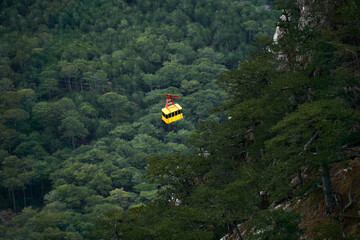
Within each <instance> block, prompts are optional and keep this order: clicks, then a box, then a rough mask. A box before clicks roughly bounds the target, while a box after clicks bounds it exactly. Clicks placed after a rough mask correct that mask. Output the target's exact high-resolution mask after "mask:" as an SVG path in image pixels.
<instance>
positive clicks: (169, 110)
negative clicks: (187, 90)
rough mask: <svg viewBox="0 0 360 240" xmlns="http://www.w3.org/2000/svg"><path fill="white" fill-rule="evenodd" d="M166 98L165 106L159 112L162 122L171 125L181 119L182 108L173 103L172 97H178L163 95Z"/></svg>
mask: <svg viewBox="0 0 360 240" xmlns="http://www.w3.org/2000/svg"><path fill="white" fill-rule="evenodd" d="M164 95H165V97H166V105H165V107H164V108H163V109H162V110H161V112H162V120H163V121H164V122H165V123H166V124H169V123H172V122H175V121H177V120H180V119H182V118H183V114H182V107H181V106H180V105H179V104H177V103H174V101H173V99H172V98H173V97H180V96H179V95H173V94H164Z"/></svg>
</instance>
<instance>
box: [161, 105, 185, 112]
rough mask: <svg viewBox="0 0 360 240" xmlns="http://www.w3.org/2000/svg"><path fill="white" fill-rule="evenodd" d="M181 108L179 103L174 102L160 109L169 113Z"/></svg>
mask: <svg viewBox="0 0 360 240" xmlns="http://www.w3.org/2000/svg"><path fill="white" fill-rule="evenodd" d="M181 109H182V107H181V106H180V105H179V104H177V103H175V104H174V105H170V106H168V107H167V108H166V107H165V108H163V109H162V110H161V111H162V112H163V113H165V114H169V113H172V112H175V111H177V110H181ZM169 110H170V111H169Z"/></svg>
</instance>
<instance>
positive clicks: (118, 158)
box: [0, 0, 360, 239]
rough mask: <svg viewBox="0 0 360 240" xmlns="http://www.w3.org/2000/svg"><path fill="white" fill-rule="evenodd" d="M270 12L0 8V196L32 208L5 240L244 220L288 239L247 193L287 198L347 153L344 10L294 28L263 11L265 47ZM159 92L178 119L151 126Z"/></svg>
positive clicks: (353, 80)
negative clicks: (172, 103) (173, 101)
mask: <svg viewBox="0 0 360 240" xmlns="http://www.w3.org/2000/svg"><path fill="white" fill-rule="evenodd" d="M272 2H273V1H263V0H259V1H230V0H221V1H220V0H216V1H99V0H96V1H91V2H89V1H84V0H80V1H51V2H47V1H25V2H24V1H4V2H2V3H1V9H2V10H3V11H1V13H0V19H1V21H0V22H1V26H0V32H1V36H2V38H1V39H2V41H1V43H0V147H1V149H0V153H1V154H0V163H1V165H0V174H1V175H0V178H1V182H2V183H3V188H1V189H0V191H1V194H2V195H1V196H4V199H5V201H4V202H8V203H4V206H5V205H7V207H10V206H11V205H13V207H14V208H15V207H16V206H18V207H20V208H22V207H25V205H30V206H33V207H37V208H38V207H39V210H33V209H32V208H24V209H23V210H22V213H21V214H19V215H18V216H17V217H15V218H13V220H12V221H11V222H10V225H8V226H2V228H1V229H0V231H1V233H4V236H5V239H25V238H26V239H87V238H90V239H170V238H171V239H220V238H221V237H223V236H224V235H225V234H226V232H227V231H228V229H232V228H233V227H234V225H236V224H238V223H242V222H245V221H247V219H250V218H253V219H255V220H256V221H254V222H257V223H256V224H257V225H256V224H254V226H255V225H256V226H257V227H258V228H259V229H265V230H264V231H263V232H260V233H259V234H260V235H257V237H258V238H262V237H263V238H266V237H267V238H269V239H275V238H276V239H280V238H281V237H283V238H284V239H285V238H286V239H296V238H297V237H298V233H299V229H298V228H297V225H298V223H299V217H298V216H297V215H296V214H293V213H292V212H289V213H288V212H283V211H266V210H264V209H265V208H266V202H264V199H262V198H261V197H260V196H259V195H258V193H259V192H260V191H264V190H267V191H268V194H269V195H271V200H272V199H277V200H280V199H283V198H284V197H288V196H290V195H292V194H294V193H295V194H301V193H302V192H303V191H307V189H308V188H307V185H305V186H304V187H303V188H304V189H302V188H300V189H292V188H291V187H290V184H289V178H290V177H291V176H293V174H295V173H298V172H299V171H301V170H302V169H304V168H305V167H308V166H312V167H319V166H321V164H323V163H324V164H331V162H333V161H340V160H342V154H341V153H342V148H343V147H344V148H345V147H351V146H354V145H356V144H357V143H358V138H357V136H358V131H356V130H355V129H356V128H355V127H354V126H356V123H357V122H358V119H359V115H358V113H357V110H358V105H359V97H358V96H359V94H358V88H357V86H358V85H359V81H358V78H357V76H358V57H357V55H358V54H357V52H358V50H359V48H358V46H359V37H358V36H360V34H356V33H358V31H359V29H360V28H359V26H358V22H356V19H357V18H356V16H357V15H356V14H357V13H358V9H359V8H356V7H353V6H354V5H355V6H357V2H356V1H346V2H344V3H337V2H336V3H335V2H330V3H328V5H327V6H326V7H324V6H323V5H322V4H323V3H316V4H315V3H314V5H312V7H311V8H309V11H310V12H311V14H312V15H313V16H314V18H311V19H309V24H308V25H306V26H305V25H301V24H299V23H298V19H299V18H300V17H301V16H300V13H301V11H300V9H299V7H298V6H297V5H295V4H294V2H295V1H277V3H276V5H278V7H279V9H281V10H282V11H281V12H282V14H284V16H285V18H284V19H282V20H280V22H279V23H278V26H279V27H280V29H282V31H283V33H284V34H282V35H281V36H280V37H279V38H278V41H277V44H271V42H270V41H269V38H271V37H272V35H273V32H274V31H275V23H276V22H277V21H278V19H279V16H280V14H281V12H280V11H277V10H274V9H272V7H271V6H267V4H269V3H272ZM40 9H41V11H40ZM324 9H325V10H326V11H328V12H325V10H324ZM335 10H336V11H335ZM314 13H316V14H314ZM328 13H329V14H328ZM315 16H316V17H315ZM318 16H319V17H318ZM322 16H324V19H325V20H324V21H318V20H319V19H321V17H322ZM317 21H318V22H317ZM313 22H315V23H316V24H313ZM326 24H328V25H326ZM254 41H255V43H254ZM256 49H258V50H260V51H261V52H255V53H253V55H252V57H250V58H249V56H250V51H251V50H256ZM244 60H246V61H244ZM239 61H242V62H241V63H240V64H238V62H239ZM219 75H220V77H219V78H218V76H219ZM216 83H218V84H219V85H220V88H219V85H217V84H216ZM164 93H174V94H182V96H181V98H179V99H177V100H178V103H179V104H180V105H181V106H182V107H183V113H184V119H183V120H181V121H178V122H176V123H173V124H171V125H165V124H163V123H162V121H161V115H160V109H161V108H162V107H163V106H164V97H163V95H162V94H164ZM214 108H216V110H214ZM198 123H199V124H198ZM195 124H198V125H197V127H196V128H195ZM187 139H189V141H187ZM145 171H146V173H145ZM144 174H145V175H146V177H147V179H144V178H143V176H144ZM318 178H319V173H318V171H316V170H315V171H314V176H312V177H311V179H318ZM148 180H149V181H150V183H149V182H148ZM309 186H312V185H311V184H310V185H309ZM8 191H10V193H11V196H10V197H8ZM20 196H21V197H20ZM21 198H22V199H24V200H22V201H23V203H22V202H21V201H20V199H21ZM9 200H13V203H11V201H9ZM44 200H45V201H44ZM10 203H11V205H10ZM144 204H147V205H146V206H143V205H144ZM14 210H15V209H14ZM263 210H264V211H263ZM264 226H269V227H268V228H265V227H264ZM334 228H335V227H334ZM321 231H322V230H319V231H318V233H319V236H322V235H321V234H322V233H321ZM280 233H281V234H280ZM261 234H262V235H261Z"/></svg>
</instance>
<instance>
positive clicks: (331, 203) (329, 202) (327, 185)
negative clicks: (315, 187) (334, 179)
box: [320, 163, 336, 213]
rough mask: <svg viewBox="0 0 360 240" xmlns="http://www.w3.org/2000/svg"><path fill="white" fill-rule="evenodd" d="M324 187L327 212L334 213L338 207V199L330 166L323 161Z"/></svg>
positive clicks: (322, 177)
mask: <svg viewBox="0 0 360 240" xmlns="http://www.w3.org/2000/svg"><path fill="white" fill-rule="evenodd" d="M320 170H321V181H322V188H323V191H324V196H325V204H326V212H327V213H332V212H333V211H334V210H335V207H336V201H335V198H334V195H333V190H332V185H331V180H330V172H329V166H328V165H327V164H326V163H322V164H321V166H320Z"/></svg>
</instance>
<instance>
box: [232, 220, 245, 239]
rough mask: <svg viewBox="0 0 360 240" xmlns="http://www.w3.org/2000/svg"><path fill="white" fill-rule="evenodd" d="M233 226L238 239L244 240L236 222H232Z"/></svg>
mask: <svg viewBox="0 0 360 240" xmlns="http://www.w3.org/2000/svg"><path fill="white" fill-rule="evenodd" d="M234 226H235V230H236V233H237V235H238V237H239V238H240V240H244V238H243V237H242V235H241V232H240V229H239V228H238V226H237V224H236V223H235V224H234Z"/></svg>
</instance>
